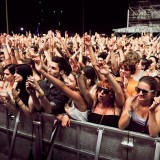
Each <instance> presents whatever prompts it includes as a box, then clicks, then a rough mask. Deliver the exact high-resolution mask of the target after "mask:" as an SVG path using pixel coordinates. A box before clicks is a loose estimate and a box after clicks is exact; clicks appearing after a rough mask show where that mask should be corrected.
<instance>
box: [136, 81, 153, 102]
mask: <svg viewBox="0 0 160 160" xmlns="http://www.w3.org/2000/svg"><path fill="white" fill-rule="evenodd" d="M136 91H137V94H138V97H137V99H138V101H139V102H144V101H149V100H151V99H152V98H153V93H154V90H151V89H150V86H149V85H148V84H147V83H145V82H143V81H142V82H139V84H138V86H137V87H136Z"/></svg>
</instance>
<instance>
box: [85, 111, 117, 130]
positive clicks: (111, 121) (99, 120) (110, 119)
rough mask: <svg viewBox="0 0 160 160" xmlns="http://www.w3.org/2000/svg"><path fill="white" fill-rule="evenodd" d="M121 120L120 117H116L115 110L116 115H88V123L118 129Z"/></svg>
mask: <svg viewBox="0 0 160 160" xmlns="http://www.w3.org/2000/svg"><path fill="white" fill-rule="evenodd" d="M119 118H120V116H118V115H115V109H114V115H101V114H98V113H93V112H92V113H90V114H89V115H88V122H91V123H95V124H101V125H106V126H110V127H116V128H118V121H119Z"/></svg>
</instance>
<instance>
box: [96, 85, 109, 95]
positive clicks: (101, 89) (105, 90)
mask: <svg viewBox="0 0 160 160" xmlns="http://www.w3.org/2000/svg"><path fill="white" fill-rule="evenodd" d="M97 89H98V92H101V91H103V93H104V94H108V93H109V92H110V90H109V89H106V88H103V87H98V88H97Z"/></svg>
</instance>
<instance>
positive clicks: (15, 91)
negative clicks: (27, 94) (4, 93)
mask: <svg viewBox="0 0 160 160" xmlns="http://www.w3.org/2000/svg"><path fill="white" fill-rule="evenodd" d="M11 94H12V97H13V99H14V100H17V99H18V97H19V94H20V89H18V91H17V90H16V89H14V88H12V90H11Z"/></svg>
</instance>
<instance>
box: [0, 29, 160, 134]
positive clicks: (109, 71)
mask: <svg viewBox="0 0 160 160" xmlns="http://www.w3.org/2000/svg"><path fill="white" fill-rule="evenodd" d="M0 103H1V105H4V106H5V107H7V108H8V109H9V110H10V111H12V110H20V111H22V112H24V114H26V116H28V117H29V116H32V115H33V114H36V113H37V112H45V113H48V114H53V115H56V117H57V119H58V120H59V121H61V122H62V126H70V119H74V120H77V121H85V122H91V123H96V124H100V125H106V126H111V127H116V128H119V129H122V130H123V129H126V130H130V131H135V132H140V133H144V134H148V135H150V136H152V137H157V136H158V135H159V134H160V38H159V36H153V34H151V33H142V34H141V35H140V36H135V37H134V36H130V37H127V35H126V34H122V35H121V36H115V35H114V34H111V35H110V36H107V35H105V36H104V35H101V34H98V33H95V34H93V35H88V34H87V33H84V34H83V35H82V36H80V35H79V34H77V33H76V34H75V35H74V36H69V35H68V33H67V32H65V34H64V36H62V35H61V32H60V31H58V30H56V31H51V30H50V31H48V33H47V34H45V35H43V36H36V35H32V34H31V33H26V34H25V35H20V34H12V35H8V34H5V33H3V34H1V35H0Z"/></svg>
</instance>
